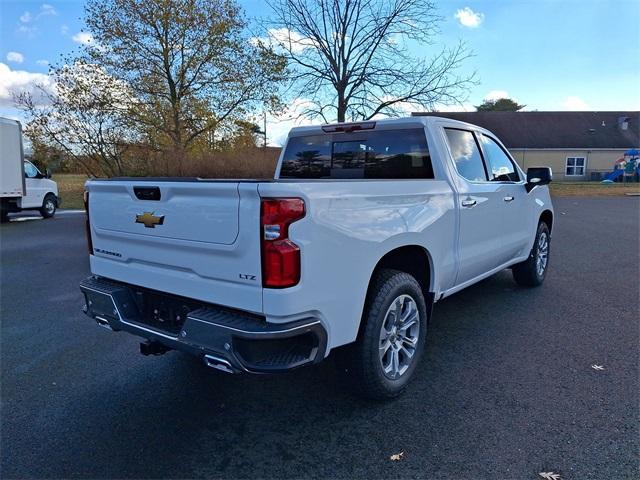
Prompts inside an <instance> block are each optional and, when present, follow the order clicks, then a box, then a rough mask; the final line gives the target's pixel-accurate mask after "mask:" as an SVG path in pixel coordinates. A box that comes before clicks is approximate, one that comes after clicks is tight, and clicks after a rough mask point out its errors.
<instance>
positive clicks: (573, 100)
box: [560, 95, 589, 110]
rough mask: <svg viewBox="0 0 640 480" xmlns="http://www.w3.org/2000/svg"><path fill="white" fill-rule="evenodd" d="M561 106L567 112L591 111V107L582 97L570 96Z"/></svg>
mask: <svg viewBox="0 0 640 480" xmlns="http://www.w3.org/2000/svg"><path fill="white" fill-rule="evenodd" d="M560 106H561V107H562V108H564V109H566V110H589V105H588V104H587V102H585V101H584V100H583V99H581V98H580V97H576V96H574V95H570V96H568V97H567V98H565V99H564V100H563V101H562V103H560Z"/></svg>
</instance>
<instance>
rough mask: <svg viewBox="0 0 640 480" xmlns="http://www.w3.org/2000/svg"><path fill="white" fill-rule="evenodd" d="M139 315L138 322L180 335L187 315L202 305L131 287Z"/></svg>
mask: <svg viewBox="0 0 640 480" xmlns="http://www.w3.org/2000/svg"><path fill="white" fill-rule="evenodd" d="M130 292H131V295H132V297H133V300H134V302H135V304H136V306H137V309H138V312H139V315H138V318H137V319H136V323H141V324H143V325H145V326H148V327H151V328H153V329H155V330H160V331H162V332H166V333H169V334H171V335H174V336H178V334H179V333H180V330H181V329H182V327H183V325H184V322H185V320H186V319H187V315H188V314H189V312H191V311H192V310H196V309H197V308H199V307H200V305H199V304H197V303H196V302H193V301H189V300H187V299H184V298H182V297H178V296H174V295H167V294H164V293H163V294H159V293H156V292H154V291H152V290H147V289H144V288H137V287H130Z"/></svg>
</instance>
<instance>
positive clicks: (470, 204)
mask: <svg viewBox="0 0 640 480" xmlns="http://www.w3.org/2000/svg"><path fill="white" fill-rule="evenodd" d="M476 203H478V202H476V201H475V200H462V206H463V207H465V208H471V207H475V205H476Z"/></svg>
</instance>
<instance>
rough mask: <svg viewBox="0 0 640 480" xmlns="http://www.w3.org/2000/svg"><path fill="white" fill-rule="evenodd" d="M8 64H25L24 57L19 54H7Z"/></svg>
mask: <svg viewBox="0 0 640 480" xmlns="http://www.w3.org/2000/svg"><path fill="white" fill-rule="evenodd" d="M7 62H13V63H22V62H24V55H22V54H21V53H19V52H9V53H7Z"/></svg>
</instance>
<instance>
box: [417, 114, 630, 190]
mask: <svg viewBox="0 0 640 480" xmlns="http://www.w3.org/2000/svg"><path fill="white" fill-rule="evenodd" d="M413 115H414V116H421V115H430V116H438V117H446V118H452V119H455V120H461V121H463V122H469V123H473V124H475V125H478V126H480V127H483V128H486V129H487V130H490V131H492V132H493V133H495V134H496V135H497V136H498V138H499V139H500V140H501V141H502V143H504V145H505V146H506V147H507V148H508V149H509V151H510V152H511V155H512V156H513V158H514V159H515V160H516V161H517V162H518V163H519V164H520V166H521V167H522V168H523V169H524V170H526V169H527V168H528V167H533V166H548V167H551V169H552V170H553V177H554V180H560V181H574V182H577V181H585V180H600V179H601V178H602V176H603V174H605V173H608V172H611V171H612V170H613V169H614V165H615V163H616V161H617V160H619V159H620V158H622V156H623V155H624V152H625V151H627V150H629V149H632V148H639V147H640V112H446V113H445V112H433V113H421V112H420V113H414V114H413Z"/></svg>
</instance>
